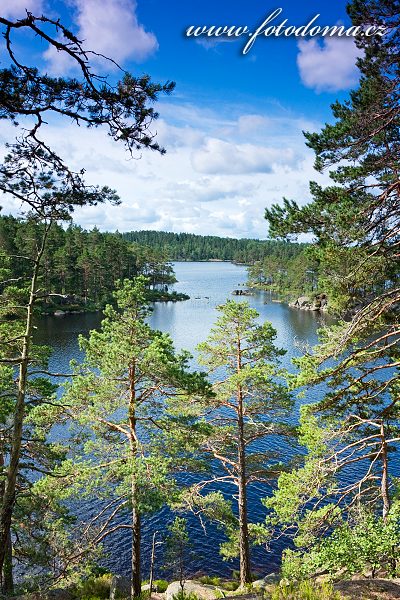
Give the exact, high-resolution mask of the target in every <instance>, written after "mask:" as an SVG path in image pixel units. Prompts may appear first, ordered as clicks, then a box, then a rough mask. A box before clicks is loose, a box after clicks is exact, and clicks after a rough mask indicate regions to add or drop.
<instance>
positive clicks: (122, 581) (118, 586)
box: [110, 575, 131, 600]
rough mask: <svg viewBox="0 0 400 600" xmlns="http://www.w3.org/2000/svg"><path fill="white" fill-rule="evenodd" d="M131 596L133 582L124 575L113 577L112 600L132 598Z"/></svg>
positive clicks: (111, 586)
mask: <svg viewBox="0 0 400 600" xmlns="http://www.w3.org/2000/svg"><path fill="white" fill-rule="evenodd" d="M130 596H131V582H130V579H128V578H127V577H122V575H113V577H112V579H111V585H110V600H115V599H116V598H121V597H122V598H130Z"/></svg>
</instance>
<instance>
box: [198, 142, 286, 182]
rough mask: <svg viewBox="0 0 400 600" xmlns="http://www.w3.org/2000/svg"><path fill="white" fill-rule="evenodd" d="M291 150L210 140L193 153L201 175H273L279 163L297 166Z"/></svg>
mask: <svg viewBox="0 0 400 600" xmlns="http://www.w3.org/2000/svg"><path fill="white" fill-rule="evenodd" d="M295 158H296V157H295V154H294V152H293V150H291V149H290V148H269V147H265V146H258V145H254V144H235V143H234V142H226V141H223V140H220V139H215V138H209V139H207V140H206V142H205V144H204V146H203V147H202V148H200V149H198V150H195V151H194V152H193V154H192V165H193V168H194V169H195V170H196V171H198V172H199V173H207V174H221V173H223V174H231V175H241V174H242V175H243V174H247V173H272V171H273V170H274V167H275V165H276V164H282V163H283V164H293V162H294V160H295Z"/></svg>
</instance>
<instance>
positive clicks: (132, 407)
mask: <svg viewBox="0 0 400 600" xmlns="http://www.w3.org/2000/svg"><path fill="white" fill-rule="evenodd" d="M129 385H130V388H129V396H130V398H129V427H130V444H131V453H132V458H133V460H135V459H136V457H137V453H138V439H137V433H136V387H135V385H136V368H135V364H133V365H131V366H130V367H129ZM131 496H132V579H131V598H132V600H133V598H138V597H139V596H140V594H141V593H142V577H141V572H140V542H141V523H140V514H139V511H138V509H137V481H136V473H135V472H134V471H133V472H132V479H131Z"/></svg>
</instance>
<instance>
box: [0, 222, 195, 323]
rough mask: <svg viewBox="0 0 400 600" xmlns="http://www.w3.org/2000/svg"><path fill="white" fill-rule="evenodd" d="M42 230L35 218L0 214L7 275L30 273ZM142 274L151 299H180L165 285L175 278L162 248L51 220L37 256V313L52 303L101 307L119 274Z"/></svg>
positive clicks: (52, 307)
mask: <svg viewBox="0 0 400 600" xmlns="http://www.w3.org/2000/svg"><path fill="white" fill-rule="evenodd" d="M42 235H43V226H42V224H41V223H38V222H37V221H35V220H30V219H28V220H22V219H17V218H15V217H12V216H1V215H0V252H2V253H3V256H4V257H12V260H10V263H9V268H10V275H11V276H12V278H14V279H15V280H16V281H19V280H24V279H26V277H29V269H30V264H29V259H33V258H34V255H35V249H36V247H37V244H38V243H39V241H40V239H41V236H42ZM138 275H144V276H146V278H147V281H148V286H147V287H148V296H149V298H151V299H152V300H158V299H162V300H175V299H183V298H184V296H182V295H178V294H176V293H175V294H173V293H172V294H171V293H168V291H166V289H165V287H166V286H167V288H168V285H169V284H172V283H174V282H175V281H176V279H175V276H174V271H173V268H172V265H171V264H170V262H169V259H168V255H167V254H166V253H165V252H163V251H162V250H161V249H156V248H152V247H150V246H146V245H144V244H136V243H129V242H127V241H126V240H125V239H124V238H123V237H122V236H121V235H119V234H117V233H102V232H100V231H99V230H98V229H96V228H95V229H93V230H92V231H85V230H84V229H82V228H81V227H79V226H77V225H73V224H71V225H69V226H68V227H67V228H63V227H62V226H61V225H60V224H58V223H54V225H53V227H52V229H51V230H50V231H49V234H48V236H47V240H46V247H45V249H44V252H43V256H42V266H41V272H40V284H41V287H42V289H43V302H42V306H41V312H44V313H46V312H54V310H55V309H57V308H63V309H64V310H67V309H69V310H72V309H78V310H82V309H86V310H89V309H92V310H93V309H96V308H103V307H104V306H105V305H106V304H107V302H109V301H110V300H111V297H112V292H113V290H114V287H115V282H116V281H117V280H118V279H125V278H132V277H137V276H138Z"/></svg>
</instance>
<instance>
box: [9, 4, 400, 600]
mask: <svg viewBox="0 0 400 600" xmlns="http://www.w3.org/2000/svg"><path fill="white" fill-rule="evenodd" d="M348 13H349V16H350V18H351V19H352V23H353V24H354V25H361V26H365V25H367V24H368V25H370V24H371V23H375V24H378V25H379V24H384V25H385V26H386V27H387V29H388V33H387V35H385V36H384V37H381V38H371V37H367V36H359V37H358V38H356V43H357V45H358V46H359V48H360V50H362V51H363V52H362V54H361V55H360V56H361V57H360V58H359V59H358V67H359V69H360V71H361V78H360V81H359V83H358V84H357V86H356V87H355V88H354V89H353V90H352V91H351V93H350V95H349V97H348V98H347V99H346V100H345V101H344V102H339V101H337V102H336V103H334V104H333V105H332V107H331V108H332V122H331V123H329V124H326V125H324V126H323V128H322V129H321V130H320V131H318V132H306V133H305V140H306V144H307V145H308V146H309V147H310V148H311V149H312V150H313V151H314V153H315V169H316V170H317V171H320V172H322V171H325V172H326V171H327V172H328V173H329V176H330V184H329V185H327V186H322V185H318V184H317V183H315V182H311V183H310V198H311V200H309V202H308V203H299V204H298V203H296V202H295V201H293V200H289V199H284V200H283V201H282V202H281V203H276V204H274V205H272V206H271V207H269V208H267V209H266V212H265V218H266V222H265V227H266V231H267V228H268V232H269V236H270V238H271V241H269V242H257V241H255V240H244V241H242V242H240V241H237V240H231V241H227V240H225V239H223V238H222V239H221V238H213V237H198V236H191V235H189V234H170V233H163V232H161V233H158V232H138V233H137V234H136V233H131V234H129V235H127V236H124V235H119V234H110V233H100V232H99V231H98V230H97V229H94V230H92V231H90V232H87V231H85V230H82V229H81V228H80V227H78V226H76V225H74V224H73V213H74V210H75V209H77V208H78V207H83V206H85V207H88V209H89V207H90V206H95V205H96V204H99V203H105V202H107V203H111V204H112V205H115V204H118V203H119V202H120V199H119V198H118V196H117V194H116V193H115V192H114V191H113V190H112V189H111V188H109V187H99V186H93V185H89V184H88V183H87V182H86V180H85V177H84V165H82V170H80V171H79V172H75V171H74V170H73V169H72V168H71V167H70V165H69V164H67V163H66V162H65V160H64V159H63V157H62V156H61V155H60V154H58V153H57V151H56V149H55V148H53V147H52V146H49V145H48V143H47V142H46V141H45V139H46V137H45V135H44V131H45V128H46V123H47V120H49V119H50V117H51V116H52V115H53V114H56V115H57V117H58V118H60V119H61V118H65V119H68V120H70V119H72V121H73V123H74V124H75V125H76V126H78V125H82V126H84V125H85V126H88V127H98V128H99V130H101V131H103V132H104V135H106V134H108V135H109V137H110V138H111V141H112V142H113V143H114V144H116V145H118V144H119V145H122V146H124V147H125V150H126V152H127V155H128V156H131V155H135V153H136V152H137V151H140V152H150V151H153V152H156V153H159V154H161V155H162V154H163V153H164V152H165V149H164V148H163V147H161V146H160V145H159V143H158V142H157V139H156V137H153V136H150V135H149V127H150V125H151V123H152V122H153V121H155V120H156V119H157V116H158V113H157V112H156V111H155V109H154V106H153V105H154V102H156V101H157V99H158V98H159V97H160V96H165V95H168V94H170V93H172V91H173V89H174V84H173V83H171V82H166V83H164V84H159V83H155V82H153V81H152V80H151V78H150V77H149V76H147V75H142V76H140V77H134V76H133V75H132V74H129V73H126V72H122V71H121V73H120V76H121V80H120V81H118V82H117V84H116V85H115V86H113V85H111V84H110V83H109V82H108V81H107V79H105V78H102V77H99V76H95V75H93V70H92V65H91V64H90V62H89V57H91V56H92V55H91V54H90V53H88V52H86V51H85V48H84V46H83V45H82V42H81V41H80V40H79V39H78V38H77V37H76V36H75V35H74V34H73V33H72V32H70V31H69V30H68V29H66V28H65V27H64V25H63V24H62V23H61V22H60V20H54V19H52V17H51V16H48V17H47V16H44V15H42V16H34V15H32V14H30V13H27V15H26V17H25V18H23V19H21V20H16V21H13V20H12V19H8V18H5V17H0V25H1V27H2V31H3V36H4V37H3V40H4V41H3V42H2V43H3V44H4V47H3V50H4V53H5V56H6V57H8V58H7V60H8V63H4V62H3V63H2V65H1V69H0V117H1V118H2V119H4V120H7V121H8V122H9V123H10V124H12V125H13V126H14V127H15V128H16V137H15V139H10V140H9V141H8V145H7V148H6V152H7V154H6V157H5V158H4V159H3V162H2V164H1V165H0V190H1V191H2V192H3V193H4V195H5V197H7V198H10V197H12V198H13V199H14V200H16V201H17V202H18V203H19V204H20V205H21V207H22V208H21V214H20V216H19V217H18V218H17V217H10V216H5V217H2V218H1V220H0V237H1V253H0V281H1V299H0V500H1V506H0V584H1V591H2V594H3V596H4V597H6V598H7V597H19V598H21V597H23V598H24V599H25V600H29V599H31V600H32V599H33V598H46V599H47V600H50V599H53V600H54V599H59V600H100V599H101V598H108V597H110V598H112V599H113V600H115V599H116V598H118V597H120V598H130V599H131V600H134V599H141V600H145V599H146V598H151V597H154V598H157V600H162V599H165V600H196V599H197V598H198V599H199V600H201V599H202V598H203V599H204V600H209V599H210V598H214V597H215V598H221V597H224V596H228V595H230V594H233V595H234V596H235V597H236V598H237V599H238V600H240V599H243V600H244V598H249V596H250V597H252V598H257V597H261V598H265V600H284V599H285V598H286V599H291V600H340V599H344V598H346V597H347V598H348V597H349V596H350V597H351V598H361V597H363V596H364V597H365V598H367V599H371V600H372V599H373V598H377V597H385V596H383V595H382V594H386V597H387V598H391V597H398V596H399V595H400V592H399V585H398V579H399V577H400V496H399V477H398V475H399V458H398V450H399V443H400V418H399V417H400V412H399V409H400V405H399V400H400V397H399V392H400V379H399V367H400V351H399V334H400V324H399V306H400V290H399V286H398V284H399V274H400V269H399V266H400V261H399V243H400V235H399V232H400V201H399V191H400V181H399V175H398V174H399V143H400V138H399V131H400V104H399V98H400V67H399V65H400V40H399V35H400V33H399V26H400V12H399V8H398V6H397V4H396V3H394V2H392V0H380V1H379V2H377V1H375V0H365V1H362V2H360V1H358V0H353V1H352V2H351V3H350V5H349V7H348ZM32 34H35V36H38V37H39V38H40V39H42V40H46V42H47V43H49V44H50V45H52V46H53V48H54V49H55V50H57V51H58V52H61V53H63V52H64V53H66V54H68V56H69V59H70V60H73V61H75V63H76V68H77V73H78V75H77V77H76V78H69V77H63V78H53V77H51V76H50V75H48V74H47V73H42V72H41V71H40V70H39V69H36V68H32V67H29V66H28V65H26V64H24V63H23V62H21V61H23V57H22V58H21V57H20V58H19V59H17V58H16V55H15V54H14V51H13V48H14V46H13V40H14V39H15V36H16V35H17V39H18V44H21V40H22V39H23V36H30V35H32ZM22 116H24V118H25V117H26V116H29V118H30V121H29V123H30V125H29V126H27V122H24V126H22V125H19V124H18V121H19V119H20V118H21V117H22ZM304 234H305V235H307V236H309V237H312V239H313V243H312V244H309V245H307V247H304V246H303V245H289V244H287V242H288V241H293V239H297V237H298V236H302V235H304ZM135 236H138V237H135ZM179 236H181V237H179ZM179 244H182V248H181V249H179V248H178V246H179ZM219 244H221V248H220V249H218V248H219ZM225 246H227V247H228V249H229V251H228V250H227V252H226V254H224V250H223V247H225ZM264 249H267V252H266V253H265V254H264ZM169 253H171V254H169ZM217 253H220V254H219V256H218V258H219V259H223V260H236V261H240V262H251V263H253V262H254V264H253V265H252V267H251V270H250V275H251V277H252V278H253V279H255V280H257V281H258V283H259V284H260V285H266V286H274V287H273V289H274V290H275V291H277V292H280V291H283V292H285V290H286V289H289V288H292V289H296V290H297V289H298V290H300V289H309V290H314V291H318V290H320V291H322V290H323V291H324V292H325V293H327V294H328V297H329V302H330V305H331V306H332V308H333V309H334V311H335V317H336V318H335V320H334V321H327V322H323V323H322V324H321V328H320V329H319V332H318V341H317V342H316V343H315V344H314V345H311V344H303V345H301V347H300V350H301V351H300V352H299V353H298V354H296V355H295V357H294V358H293V359H292V362H291V367H290V369H288V368H286V367H285V366H284V364H283V359H284V355H285V353H286V352H285V350H284V349H283V348H281V347H280V344H279V343H278V339H279V332H278V331H277V330H276V329H275V328H274V327H273V325H272V324H271V323H270V322H269V321H268V320H260V318H259V316H260V315H259V314H258V312H257V311H256V310H255V309H254V308H253V307H252V306H251V303H250V302H246V301H239V302H236V301H235V300H231V299H228V300H226V301H225V302H224V303H221V304H219V305H218V306H217V307H216V313H215V320H214V324H213V326H212V327H211V330H210V331H204V336H203V341H202V342H201V343H200V344H199V345H198V346H197V348H196V353H197V357H196V363H194V362H193V357H192V356H191V355H190V353H189V352H187V351H186V350H177V349H176V348H175V346H174V340H173V338H172V337H171V335H170V334H169V333H165V332H161V331H159V330H158V329H155V328H153V327H152V326H151V324H150V322H149V315H150V312H151V300H152V297H151V296H149V289H151V290H152V291H153V288H154V289H155V290H157V288H158V287H159V286H161V287H162V286H165V285H169V284H170V283H171V282H172V281H173V280H174V274H173V271H172V269H171V265H170V263H169V260H171V259H178V257H179V258H180V259H183V258H184V259H185V260H189V259H194V258H196V259H197V260H206V259H208V260H210V259H213V258H214V259H215V255H216V254H217ZM229 253H230V254H229ZM286 278H288V279H289V280H290V281H288V282H286ZM60 295H71V296H74V295H79V297H81V298H83V299H84V301H86V300H87V301H91V302H93V303H94V304H97V303H99V305H100V304H101V305H104V304H106V306H105V308H104V310H103V311H102V320H101V323H100V325H99V326H98V327H97V328H93V329H91V330H90V332H89V333H88V334H87V335H80V336H79V350H80V354H79V357H78V358H77V359H75V360H73V361H71V363H70V366H69V369H68V372H64V373H61V372H54V371H53V370H52V368H51V352H50V348H49V347H47V346H46V345H44V344H40V343H37V339H36V337H35V336H36V327H37V325H36V322H37V321H36V317H37V309H38V307H39V308H40V307H42V306H43V305H44V304H46V303H48V302H50V301H51V299H52V298H53V296H57V297H59V296H60ZM181 306H186V304H184V305H181ZM349 306H351V311H349ZM288 310H289V309H288ZM287 314H288V315H290V313H289V312H288V313H287ZM46 318H48V317H46ZM189 326H190V324H188V327H189ZM291 343H292V344H293V345H295V344H296V340H292V341H291ZM62 382H63V383H62ZM294 417H295V419H296V420H295V421H293V418H294ZM55 431H58V432H60V431H61V432H63V435H60V436H55V435H54V432H55ZM283 448H286V449H287V448H290V452H283V451H282V449H283ZM254 485H257V486H259V487H260V489H262V490H263V491H265V495H264V497H263V498H262V506H263V510H264V513H263V518H262V519H261V520H257V521H254V520H253V519H252V518H251V510H250V503H251V494H250V490H251V489H252V486H254ZM227 490H228V491H227ZM263 493H264V492H263ZM87 505H90V506H91V507H92V512H91V513H90V516H89V517H88V518H87V519H83V517H82V515H83V507H84V506H87ZM161 510H165V511H166V513H167V514H168V515H169V517H168V518H169V521H168V524H167V526H166V527H165V531H163V532H156V531H154V532H151V533H152V534H153V547H152V555H151V556H152V557H154V553H155V552H156V537H155V536H156V534H160V535H162V537H163V547H164V549H165V554H164V560H165V565H164V566H165V567H166V568H167V572H168V580H167V581H164V580H158V579H156V576H158V575H159V573H155V572H154V569H153V566H154V565H153V558H151V557H150V558H149V557H148V556H144V553H143V539H144V532H145V529H146V526H147V525H148V523H149V522H150V523H151V521H150V520H149V519H150V517H151V515H154V514H156V513H158V512H159V511H161ZM189 515H190V516H191V517H196V518H197V519H200V521H201V524H202V525H203V526H204V527H206V526H207V525H208V524H210V523H211V524H213V526H215V528H217V530H218V531H219V532H220V533H221V540H222V541H221V543H220V546H219V548H218V549H217V548H216V547H215V546H212V547H210V548H209V550H208V551H209V555H210V557H211V556H212V555H213V554H216V553H217V552H218V551H219V552H220V553H221V555H222V556H223V557H224V558H225V559H226V560H227V561H231V560H236V561H237V563H236V564H237V565H238V570H237V572H232V576H231V577H230V578H219V577H215V576H214V573H212V572H208V573H207V574H206V575H205V576H203V577H202V580H201V581H200V579H195V574H194V573H192V572H190V569H189V565H190V552H191V550H190V544H191V540H190V530H189V528H188V519H189ZM121 531H124V532H126V533H128V537H127V539H128V543H127V544H126V545H124V546H123V549H121V547H119V549H118V552H126V553H127V554H128V556H129V561H130V570H129V578H128V580H127V581H125V582H122V581H121V578H119V577H117V576H116V575H117V574H115V573H111V572H109V571H108V570H107V569H105V568H104V566H103V565H104V562H103V559H104V554H105V543H106V541H108V540H111V543H112V540H113V539H115V538H113V536H114V535H115V534H116V533H117V532H121ZM277 541H278V542H279V544H280V548H281V551H282V552H281V553H282V557H281V565H280V570H279V573H275V575H274V577H270V574H266V576H265V577H263V578H262V579H258V580H256V581H254V572H255V571H256V570H257V564H255V560H254V549H255V548H261V549H262V550H265V552H268V551H269V548H270V547H271V544H274V543H275V542H277ZM210 562H211V561H207V564H205V565H204V569H205V570H207V568H209V564H210ZM147 575H149V581H148V582H147V581H145V577H147ZM390 594H392V595H390Z"/></svg>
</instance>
